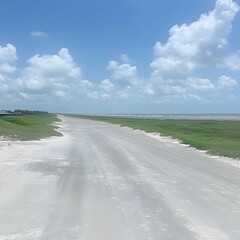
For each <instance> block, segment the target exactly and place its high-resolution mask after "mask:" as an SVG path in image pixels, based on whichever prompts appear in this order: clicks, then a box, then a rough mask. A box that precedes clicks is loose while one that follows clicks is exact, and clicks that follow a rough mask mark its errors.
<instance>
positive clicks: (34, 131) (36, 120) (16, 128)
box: [0, 114, 62, 140]
mask: <svg viewBox="0 0 240 240" xmlns="http://www.w3.org/2000/svg"><path fill="white" fill-rule="evenodd" d="M57 121H59V119H58V118H57V116H56V115H54V114H42V115H24V116H5V117H0V135H4V136H9V137H11V136H14V138H18V139H21V140H38V139H42V138H46V137H51V136H61V135H62V134H61V133H59V132H57V131H56V130H57V127H56V126H53V125H52V124H53V123H54V122H57Z"/></svg>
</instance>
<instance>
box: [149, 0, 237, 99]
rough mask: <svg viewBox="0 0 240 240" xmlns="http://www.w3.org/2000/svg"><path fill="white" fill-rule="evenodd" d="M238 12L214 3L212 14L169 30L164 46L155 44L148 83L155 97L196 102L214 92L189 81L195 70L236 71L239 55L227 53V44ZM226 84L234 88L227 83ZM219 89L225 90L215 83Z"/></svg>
mask: <svg viewBox="0 0 240 240" xmlns="http://www.w3.org/2000/svg"><path fill="white" fill-rule="evenodd" d="M238 11H239V7H238V5H237V4H236V3H234V2H233V1H232V0H217V1H216V5H215V9H214V10H213V11H210V12H209V13H207V14H202V15H201V16H200V18H199V19H198V20H197V21H195V22H193V23H190V24H183V25H181V26H178V25H175V26H173V27H172V28H171V29H170V30H169V39H168V40H167V42H166V43H165V44H163V43H161V42H159V41H158V42H156V44H155V47H154V53H155V58H154V59H153V61H152V62H151V67H152V68H153V69H154V72H153V73H152V78H151V80H150V85H151V89H154V92H155V95H156V96H159V97H160V98H164V97H165V96H168V95H169V96H173V95H174V96H175V99H177V98H178V97H177V96H179V98H180V96H184V97H185V98H192V99H193V98H195V99H196V100H197V99H198V100H200V99H201V96H200V95H199V94H198V93H203V92H204V91H210V90H211V91H213V90H214V91H217V87H216V86H214V83H213V82H211V81H210V80H209V79H207V78H198V77H193V76H192V75H194V74H193V73H194V72H195V70H196V69H197V68H203V67H214V68H219V67H225V68H226V67H228V68H230V69H240V57H239V56H240V54H239V53H229V52H228V41H227V36H228V34H229V33H230V31H231V27H232V21H233V19H234V17H235V15H236V14H237V12H238ZM228 84H229V85H231V87H232V86H233V85H234V86H235V82H233V81H230V80H229V79H228ZM223 85H224V86H226V79H224V80H223V79H221V81H220V80H219V82H218V88H221V87H222V86H223ZM220 86H221V87H220ZM229 89H230V87H229ZM194 96H195V97H194ZM196 96H197V97H196ZM171 98H172V97H171ZM168 99H169V98H168Z"/></svg>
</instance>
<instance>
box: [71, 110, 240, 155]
mask: <svg viewBox="0 0 240 240" xmlns="http://www.w3.org/2000/svg"><path fill="white" fill-rule="evenodd" d="M71 116H74V117H80V118H86V119H91V120H97V121H104V122H108V123H113V124H119V125H122V126H128V127H131V128H133V129H140V130H143V131H146V132H159V133H161V135H164V136H170V137H172V138H176V139H179V140H181V141H182V142H183V143H185V144H189V145H191V146H193V147H195V148H197V149H201V150H207V151H208V153H210V154H213V155H221V156H226V157H232V158H240V121H214V120H157V119H135V118H119V117H118V118H117V117H98V116H82V115H71Z"/></svg>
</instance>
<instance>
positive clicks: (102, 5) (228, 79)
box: [0, 0, 240, 114]
mask: <svg viewBox="0 0 240 240" xmlns="http://www.w3.org/2000/svg"><path fill="white" fill-rule="evenodd" d="M239 6H240V0H235V1H232V0H201V1H199V0H181V1H177V0H161V1H159V0H118V1H112V0H101V1H98V0H50V1H49V0H41V1H40V0H35V1H32V0H21V1H19V0H1V1H0V109H11V110H13V109H19V108H20V109H30V110H46V111H49V112H58V113H82V114H123V113H126V114H129V113H131V114H137V113H143V114H144V113H145V114H151V113H154V114H158V113H159V114H163V113H189V114H191V113H213V114H214V113H240V41H239V39H240V27H239V23H240V13H239V10H240V8H239Z"/></svg>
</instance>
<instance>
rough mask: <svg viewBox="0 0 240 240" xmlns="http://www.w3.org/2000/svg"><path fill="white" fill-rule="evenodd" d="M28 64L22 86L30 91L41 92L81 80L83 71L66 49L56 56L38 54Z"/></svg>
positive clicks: (22, 78) (23, 75)
mask: <svg viewBox="0 0 240 240" xmlns="http://www.w3.org/2000/svg"><path fill="white" fill-rule="evenodd" d="M28 63H29V66H28V67H27V68H25V69H24V71H23V74H22V77H21V81H22V85H24V86H25V87H26V88H28V89H32V90H41V89H44V88H45V87H54V86H59V83H62V84H63V83H68V82H70V81H71V80H73V79H80V78H81V69H80V68H79V67H78V66H77V65H76V64H75V63H74V61H73V59H72V57H71V55H70V54H69V52H68V49H66V48H62V49H61V50H60V51H59V52H58V54H56V55H43V56H40V55H38V54H37V55H35V56H33V57H31V58H30V59H29V60H28Z"/></svg>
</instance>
